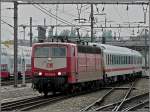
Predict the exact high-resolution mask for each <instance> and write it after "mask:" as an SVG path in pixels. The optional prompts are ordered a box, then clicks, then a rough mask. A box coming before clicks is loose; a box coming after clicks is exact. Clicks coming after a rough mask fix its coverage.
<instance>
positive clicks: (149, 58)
mask: <svg viewBox="0 0 150 112" xmlns="http://www.w3.org/2000/svg"><path fill="white" fill-rule="evenodd" d="M149 42H150V1H149ZM148 48H149V56H148V60H149V75H150V45H149V47H148Z"/></svg>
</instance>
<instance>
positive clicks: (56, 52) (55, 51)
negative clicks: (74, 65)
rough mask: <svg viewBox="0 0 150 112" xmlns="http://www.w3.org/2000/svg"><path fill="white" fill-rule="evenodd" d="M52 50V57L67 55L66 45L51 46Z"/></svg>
mask: <svg viewBox="0 0 150 112" xmlns="http://www.w3.org/2000/svg"><path fill="white" fill-rule="evenodd" d="M50 50H51V51H52V57H65V56H66V48H65V47H52V48H50Z"/></svg>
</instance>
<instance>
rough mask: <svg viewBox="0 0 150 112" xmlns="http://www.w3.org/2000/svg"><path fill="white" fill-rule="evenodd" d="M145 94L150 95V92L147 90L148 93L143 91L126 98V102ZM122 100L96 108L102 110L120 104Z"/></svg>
mask: <svg viewBox="0 0 150 112" xmlns="http://www.w3.org/2000/svg"><path fill="white" fill-rule="evenodd" d="M144 96H149V92H146V93H143V94H140V95H136V96H133V97H130V98H127V99H125V101H124V102H127V101H131V100H134V99H137V98H139V97H140V98H141V97H144ZM121 102H122V100H120V101H118V102H115V103H111V104H108V105H104V106H101V107H98V108H97V109H95V111H100V110H102V109H105V108H109V107H111V106H115V105H117V104H120V103H121Z"/></svg>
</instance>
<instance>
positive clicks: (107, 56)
mask: <svg viewBox="0 0 150 112" xmlns="http://www.w3.org/2000/svg"><path fill="white" fill-rule="evenodd" d="M107 58H108V59H107V61H108V65H109V54H108V55H107Z"/></svg>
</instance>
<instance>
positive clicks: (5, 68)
mask: <svg viewBox="0 0 150 112" xmlns="http://www.w3.org/2000/svg"><path fill="white" fill-rule="evenodd" d="M0 66H1V71H0V78H1V79H2V80H8V79H9V78H10V73H9V71H8V66H7V64H1V65H0Z"/></svg>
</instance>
